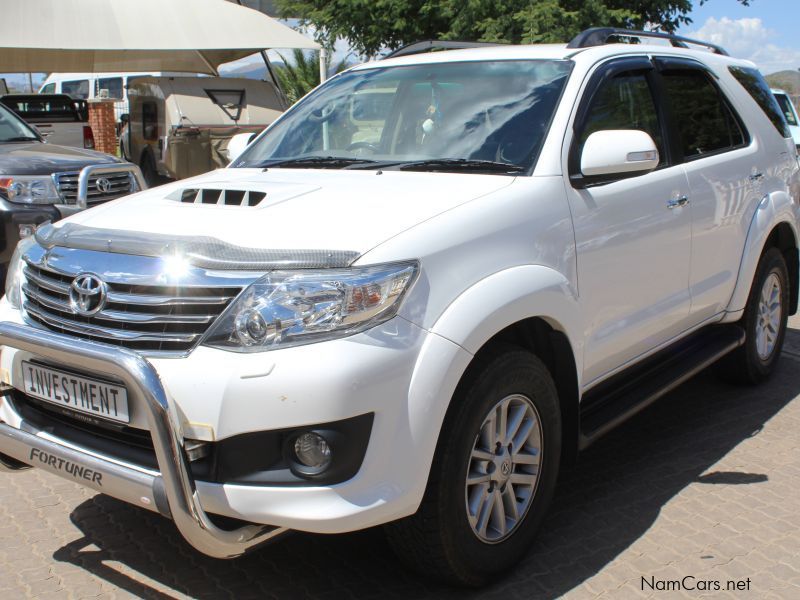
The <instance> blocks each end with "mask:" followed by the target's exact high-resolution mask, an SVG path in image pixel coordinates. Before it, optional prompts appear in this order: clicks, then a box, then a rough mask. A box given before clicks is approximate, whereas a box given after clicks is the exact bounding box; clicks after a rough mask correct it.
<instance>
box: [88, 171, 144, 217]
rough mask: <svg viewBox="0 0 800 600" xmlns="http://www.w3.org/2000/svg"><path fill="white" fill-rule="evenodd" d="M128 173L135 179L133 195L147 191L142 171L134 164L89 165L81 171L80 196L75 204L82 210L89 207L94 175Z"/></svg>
mask: <svg viewBox="0 0 800 600" xmlns="http://www.w3.org/2000/svg"><path fill="white" fill-rule="evenodd" d="M124 171H128V172H129V173H130V174H131V177H133V182H134V186H131V193H134V192H140V191H142V190H146V189H147V183H145V180H144V176H143V175H142V170H141V169H140V168H139V167H138V166H137V165H134V164H132V163H113V164H103V165H89V166H88V167H84V168H83V169H81V172H80V175H78V194H77V197H76V199H75V204H76V205H77V206H78V207H80V208H87V207H88V205H89V204H88V198H89V178H90V177H91V176H92V175H103V174H105V173H121V172H124Z"/></svg>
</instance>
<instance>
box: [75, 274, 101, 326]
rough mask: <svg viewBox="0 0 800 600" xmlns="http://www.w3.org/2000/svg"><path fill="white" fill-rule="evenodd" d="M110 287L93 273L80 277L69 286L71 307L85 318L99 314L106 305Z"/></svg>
mask: <svg viewBox="0 0 800 600" xmlns="http://www.w3.org/2000/svg"><path fill="white" fill-rule="evenodd" d="M107 295H108V286H107V285H106V282H105V281H103V280H102V279H100V277H99V276H97V275H94V274H93V273H82V274H80V275H78V276H77V277H76V278H75V279H74V280H73V281H72V284H71V285H70V286H69V305H70V307H71V308H72V310H74V311H75V312H76V313H78V314H79V315H83V316H84V317H91V316H92V315H94V314H97V313H98V312H100V311H101V310H103V308H104V307H105V305H106V299H107Z"/></svg>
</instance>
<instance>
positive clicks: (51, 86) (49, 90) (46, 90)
mask: <svg viewBox="0 0 800 600" xmlns="http://www.w3.org/2000/svg"><path fill="white" fill-rule="evenodd" d="M40 93H42V94H55V93H56V84H55V83H48V84H47V85H46V86H44V87H43V88H42V91H41V92H40Z"/></svg>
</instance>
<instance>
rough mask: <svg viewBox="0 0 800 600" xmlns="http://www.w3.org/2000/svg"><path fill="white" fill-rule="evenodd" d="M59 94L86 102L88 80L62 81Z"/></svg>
mask: <svg viewBox="0 0 800 600" xmlns="http://www.w3.org/2000/svg"><path fill="white" fill-rule="evenodd" d="M61 93H62V94H68V95H70V96H72V97H73V98H81V99H83V100H86V99H87V98H88V97H89V80H88V79H79V80H77V81H64V82H62V84H61Z"/></svg>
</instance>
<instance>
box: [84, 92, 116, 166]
mask: <svg viewBox="0 0 800 600" xmlns="http://www.w3.org/2000/svg"><path fill="white" fill-rule="evenodd" d="M87 102H88V104H89V127H91V128H92V134H93V135H94V149H95V150H97V151H99V152H106V153H108V154H116V153H117V123H116V120H115V119H114V100H107V99H105V98H93V99H91V100H88V101H87Z"/></svg>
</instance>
